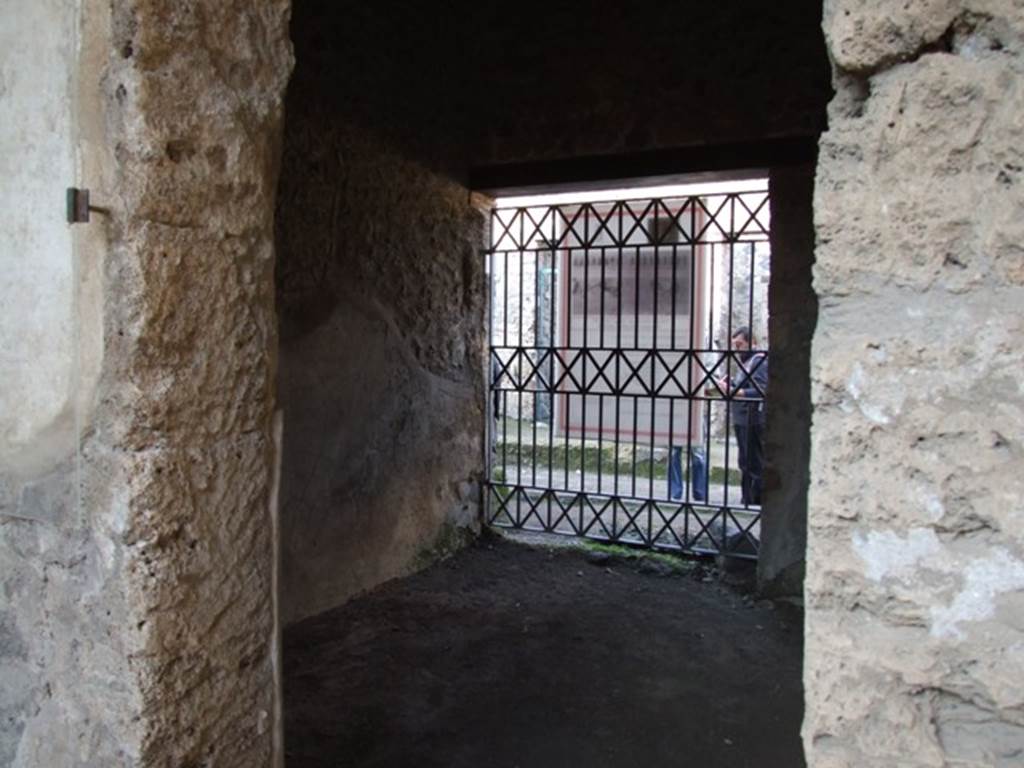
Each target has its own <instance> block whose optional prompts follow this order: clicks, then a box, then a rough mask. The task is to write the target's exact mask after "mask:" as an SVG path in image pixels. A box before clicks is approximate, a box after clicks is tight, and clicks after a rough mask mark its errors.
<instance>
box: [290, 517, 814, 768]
mask: <svg viewBox="0 0 1024 768" xmlns="http://www.w3.org/2000/svg"><path fill="white" fill-rule="evenodd" d="M600 557H603V555H602V556H594V555H593V554H591V555H590V556H589V559H588V557H587V556H586V555H585V554H584V553H583V552H581V551H580V550H575V549H574V550H565V549H559V550H547V549H535V548H530V547H526V546H523V545H521V544H514V543H511V542H508V541H505V540H502V539H498V538H495V537H491V536H489V537H486V538H485V539H482V540H481V541H480V542H479V543H478V544H477V545H474V546H473V547H471V548H469V549H467V550H465V551H463V552H461V553H459V554H458V555H456V556H455V557H452V558H451V559H449V560H447V561H445V562H443V563H439V564H438V565H435V566H434V567H432V568H430V569H428V570H426V571H424V572H422V573H419V574H417V575H415V576H412V577H410V578H406V579H401V580H397V581H393V582H390V583H388V584H385V585H383V586H382V587H380V588H378V589H376V590H374V591H373V592H371V593H369V594H367V595H365V596H363V597H360V598H358V599H356V600H353V601H351V602H349V603H348V604H346V605H344V606H342V607H341V608H338V609H335V610H333V611H329V612H327V613H324V614H321V615H319V616H315V617H313V618H310V619H307V620H305V621H303V622H300V623H298V624H296V625H293V626H292V627H290V628H289V629H288V630H287V631H286V633H285V644H284V654H285V657H284V668H285V747H286V755H287V762H286V768H311V767H312V766H325V767H326V766H330V767H331V768H342V767H344V768H362V767H364V766H365V767H367V768H368V767H369V766H373V767H374V768H384V767H385V766H388V767H389V768H390V767H393V768H442V767H444V768H449V767H457V766H466V768H469V767H470V766H472V767H473V768H488V767H489V766H495V768H497V767H499V766H500V767H501V768H514V767H515V766H518V767H519V768H548V767H554V766H558V767H559V768H576V767H577V766H579V767H580V768H584V767H588V768H589V767H593V768H605V767H606V766H607V767H608V768H620V767H621V768H626V767H627V766H629V767H630V768H632V767H634V766H636V767H637V768H639V767H640V766H643V767H644V768H650V767H653V766H673V767H675V766H679V767H684V766H702V767H704V768H715V767H717V766H722V767H723V768H724V767H726V766H728V768H744V767H745V766H750V767H751V768H754V767H756V768H798V767H799V766H803V765H804V760H803V756H802V751H801V746H800V739H799V729H800V720H801V717H802V713H803V704H802V693H801V685H800V665H801V654H802V632H801V621H802V617H801V614H800V612H799V610H798V609H796V608H793V607H792V606H788V605H784V604H778V605H773V604H771V603H767V602H759V603H754V602H753V601H752V600H751V599H750V598H744V597H743V595H741V594H740V593H739V592H737V591H734V590H732V589H730V588H727V587H724V586H721V585H719V584H718V583H717V582H714V581H704V580H702V578H701V577H703V578H704V579H708V578H709V576H708V574H707V572H706V570H705V568H706V566H703V565H696V564H694V563H689V564H686V566H685V568H684V569H683V570H682V571H681V572H675V573H672V574H671V575H665V574H664V573H661V574H660V575H658V574H657V573H649V572H646V571H650V570H662V569H660V568H659V567H658V566H659V565H660V563H659V562H658V561H656V560H655V561H652V560H646V561H637V560H626V559H621V558H617V559H614V560H612V561H610V562H599V563H594V562H591V560H598V559H600ZM641 565H643V571H644V572H641V568H640V566H641Z"/></svg>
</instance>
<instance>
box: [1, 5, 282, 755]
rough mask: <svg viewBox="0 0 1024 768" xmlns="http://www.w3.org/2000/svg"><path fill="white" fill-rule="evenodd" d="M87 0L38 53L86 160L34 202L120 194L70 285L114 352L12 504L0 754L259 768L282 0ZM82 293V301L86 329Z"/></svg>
mask: <svg viewBox="0 0 1024 768" xmlns="http://www.w3.org/2000/svg"><path fill="white" fill-rule="evenodd" d="M20 5H23V6H24V8H23V9H22V10H25V11H27V10H28V8H29V6H32V7H33V9H35V8H36V6H37V5H38V4H37V3H23V4H20ZM79 8H80V13H79V14H77V15H76V14H75V13H72V14H71V15H70V16H67V11H68V8H67V4H63V5H62V6H61V8H60V9H58V12H57V18H59V19H65V18H70V19H71V21H72V23H73V24H74V25H76V26H77V30H78V31H77V32H76V34H78V35H80V39H79V41H78V42H79V43H80V45H79V47H78V48H77V49H76V48H74V47H72V48H70V53H69V54H68V55H66V56H63V57H58V58H54V59H50V60H49V63H48V66H52V67H53V68H54V71H55V72H56V73H57V76H58V79H60V80H66V79H67V78H69V77H70V78H71V82H72V83H74V84H75V87H76V94H75V97H74V98H75V100H74V112H75V114H74V115H73V119H72V125H73V130H72V134H71V135H72V136H73V137H74V140H75V141H76V142H77V151H78V153H79V154H78V158H77V160H78V162H77V163H76V168H77V170H78V173H79V174H80V176H79V177H78V178H77V179H76V178H72V177H65V176H64V175H62V174H61V175H58V174H52V175H51V174H45V171H44V170H37V171H36V173H44V174H45V175H46V179H47V181H48V184H49V188H50V189H49V194H48V196H47V197H48V199H49V200H50V201H51V202H50V203H49V204H48V205H45V206H42V207H41V209H40V210H39V211H35V212H34V215H37V216H40V217H43V216H45V217H47V218H50V219H52V218H56V217H59V216H60V213H61V200H62V197H63V188H64V186H67V185H71V184H73V183H75V182H76V181H77V182H78V184H79V185H80V186H87V187H90V188H91V190H92V195H93V202H94V203H95V204H96V205H98V206H101V207H103V208H104V209H106V213H103V214H94V215H93V220H92V222H91V223H89V224H87V225H76V229H75V233H74V238H75V242H76V243H77V244H78V245H81V246H82V247H77V246H76V253H75V257H76V264H75V269H76V271H77V277H76V279H77V280H78V281H79V282H78V283H77V284H76V290H79V289H80V290H79V296H83V295H84V296H87V297H94V298H95V301H96V303H95V306H96V307H97V308H98V307H102V340H101V347H100V344H97V346H98V347H100V348H101V349H102V353H101V354H96V355H95V356H93V357H87V358H86V360H85V361H84V363H83V362H82V361H79V362H77V363H75V364H76V365H78V366H79V370H80V371H86V370H87V369H88V366H87V365H86V364H85V363H89V364H95V365H99V362H100V361H101V363H102V365H101V367H99V368H98V376H99V378H98V383H97V384H96V386H95V388H94V389H90V388H89V387H87V386H84V385H83V382H82V381H81V380H79V381H78V382H76V385H77V389H76V390H75V391H77V393H78V394H79V395H82V396H83V397H82V400H83V402H82V404H81V406H80V407H78V408H77V409H76V410H75V415H76V423H75V431H74V432H72V433H71V436H72V440H71V445H70V446H69V447H67V448H65V449H63V451H64V452H63V453H59V452H58V453H54V454H53V455H52V457H51V460H50V464H49V467H50V468H49V469H48V470H47V471H49V472H50V474H49V475H47V476H46V479H45V481H44V482H37V483H35V485H34V486H33V487H34V488H35V490H34V491H33V493H32V494H31V501H32V504H33V509H34V510H36V511H37V512H39V514H33V515H29V516H28V517H30V518H32V519H15V518H10V517H2V518H0V526H2V528H3V536H2V539H0V541H2V542H3V544H2V550H0V564H2V574H3V585H4V595H5V598H6V600H5V602H4V605H5V606H7V605H14V606H17V611H16V613H14V614H13V615H11V616H8V615H6V613H5V615H4V616H3V618H2V619H0V627H2V630H0V654H2V655H3V657H4V659H3V661H0V664H3V665H4V666H3V667H2V669H3V675H4V680H5V685H4V686H3V694H2V697H3V698H2V699H0V707H2V708H3V710H4V712H3V719H2V721H0V723H2V724H0V732H2V733H3V737H2V739H0V750H3V751H2V752H0V761H2V762H4V764H13V765H15V766H40V765H46V766H72V765H82V766H86V765H88V766H93V765H110V766H115V765H116V766H120V765H145V766H186V765H218V766H254V765H267V764H269V763H270V761H271V758H272V752H273V749H274V745H273V739H274V731H275V729H274V710H275V706H276V702H275V691H274V684H273V681H274V665H275V653H276V651H275V634H274V613H273V593H272V580H273V562H274V561H273V557H272V533H273V525H272V516H271V511H270V504H271V499H270V490H271V489H270V482H271V477H272V467H273V462H274V446H273V440H272V431H271V422H272V419H271V416H272V407H273V373H274V350H275V347H276V324H275V321H274V315H273V278H272V275H273V241H272V226H271V221H272V211H273V209H272V201H273V196H274V191H275V183H276V175H275V174H276V158H277V152H278V144H277V135H278V130H279V122H280V117H281V97H282V94H283V89H284V84H285V80H286V78H287V75H288V72H289V68H290V63H291V62H290V49H289V46H288V44H287V37H286V32H287V29H286V27H287V11H288V4H287V3H286V2H273V1H272V0H266V1H265V2H260V3H256V4H254V3H251V2H241V1H240V0H239V1H238V2H221V1H218V2H195V3H190V4H187V5H185V4H174V5H171V4H167V3H163V2H155V1H153V2H150V1H148V0H137V1H136V2H125V3H118V4H116V5H115V7H114V8H113V10H112V13H113V15H112V16H111V15H109V14H110V13H111V8H110V6H109V4H106V3H101V2H92V1H91V0H90V1H87V2H82V3H81V4H80V6H79ZM75 10H77V9H75ZM16 15H17V14H16ZM59 28H60V23H58V22H56V21H54V20H50V21H48V22H44V23H41V26H39V28H38V31H39V32H40V33H41V34H45V35H46V36H47V38H49V36H50V35H51V34H56V30H57V29H59ZM5 29H6V27H5ZM14 71H28V68H26V69H24V70H22V69H21V67H20V65H19V66H17V67H14ZM4 72H5V77H7V72H8V70H7V69H5V70H4ZM19 119H20V118H19ZM25 119H27V118H25ZM5 125H6V124H5ZM11 162H15V163H24V164H26V165H31V163H32V162H33V156H32V155H31V153H25V154H24V155H22V156H21V157H20V158H17V159H12V160H11ZM86 246H88V247H86ZM51 255H52V254H51ZM4 256H5V257H7V256H8V254H7V253H5V254H4ZM30 256H31V253H19V254H18V257H19V258H27V257H30ZM92 280H95V282H91V281H92ZM91 301H92V300H91V299H90V300H88V301H87V300H82V301H80V302H79V304H78V310H77V319H78V323H79V325H78V328H79V334H80V335H82V336H83V337H85V338H86V339H88V334H89V333H91V332H92V331H93V329H94V328H95V327H96V323H95V321H94V318H93V317H92V314H90V312H89V311H88V310H89V307H90V306H92V304H91ZM44 309H45V308H44ZM28 311H33V309H32V308H29V310H28ZM83 313H84V314H83ZM72 316H73V317H75V316H76V315H75V314H74V313H72ZM5 328H6V326H5ZM79 349H82V347H79ZM84 349H86V350H91V349H92V346H91V342H88V343H87V345H86V346H85V347H84ZM80 356H81V353H80ZM37 444H38V441H37ZM5 469H6V467H5ZM26 487H28V486H26ZM22 498H23V499H24V498H27V497H26V496H24V495H23V496H22ZM11 659H13V661H14V664H13V667H10V666H7V665H8V663H9V661H10V660H11ZM12 669H13V671H12ZM9 682H13V683H14V685H13V686H11V685H8V683H9ZM11 697H14V699H15V700H14V701H13V704H12V700H11Z"/></svg>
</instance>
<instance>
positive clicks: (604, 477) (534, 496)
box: [486, 184, 770, 557]
mask: <svg viewBox="0 0 1024 768" xmlns="http://www.w3.org/2000/svg"><path fill="white" fill-rule="evenodd" d="M747 187H748V188H747V189H745V190H744V191H737V192H716V193H714V194H701V195H690V196H680V197H666V198H647V199H640V200H619V201H608V202H589V203H572V204H559V205H542V206H541V205H539V206H531V207H515V208H496V209H494V211H493V212H492V217H491V241H490V249H489V250H488V251H487V262H488V274H489V279H490V287H491V297H490V298H491V301H490V307H491V310H490V328H489V333H490V373H489V388H490V394H491V397H490V402H489V407H490V410H491V414H490V415H491V418H489V419H488V436H487V438H488V440H487V442H488V446H489V450H488V467H487V470H488V474H487V477H488V482H487V489H486V505H487V510H486V514H487V519H488V521H489V522H490V523H491V524H492V525H496V526H503V527H511V528H522V529H528V530H536V531H546V532H550V533H563V534H569V535H576V536H586V537H589V538H594V539H599V540H604V541H609V542H618V543H626V544H632V545H640V546H647V547H655V548H665V549H675V550H683V551H687V552H694V553H717V552H730V553H732V554H735V555H738V556H741V557H756V556H757V550H758V542H759V533H760V513H761V506H760V503H761V485H762V474H763V472H762V468H763V435H762V432H763V426H764V414H765V407H766V401H765V395H766V391H767V374H768V359H767V354H766V348H767V341H766V340H767V288H768V277H769V263H770V253H769V248H768V225H769V221H768V219H769V207H768V193H767V191H766V190H765V189H764V188H763V187H757V188H755V189H750V188H749V187H750V185H749V184H748V185H747Z"/></svg>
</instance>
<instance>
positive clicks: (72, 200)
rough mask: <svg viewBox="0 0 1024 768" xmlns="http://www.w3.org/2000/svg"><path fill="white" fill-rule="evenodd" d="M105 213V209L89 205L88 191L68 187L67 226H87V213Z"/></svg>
mask: <svg viewBox="0 0 1024 768" xmlns="http://www.w3.org/2000/svg"><path fill="white" fill-rule="evenodd" d="M90 212H93V213H107V212H108V211H107V209H106V208H98V207H96V206H94V205H90V204H89V190H88V189H77V188H76V187H68V191H67V216H68V224H87V223H88V222H89V213H90Z"/></svg>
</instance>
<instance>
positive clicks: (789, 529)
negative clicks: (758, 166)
mask: <svg viewBox="0 0 1024 768" xmlns="http://www.w3.org/2000/svg"><path fill="white" fill-rule="evenodd" d="M769 192H770V194H771V206H772V221H771V246H772V262H771V264H772V276H771V283H770V285H769V287H768V305H769V334H768V335H769V337H770V338H771V368H770V369H769V372H768V375H769V386H768V389H769V392H770V394H769V398H768V403H769V405H768V412H767V425H766V434H765V457H766V463H767V466H766V468H765V480H764V483H765V485H764V514H763V516H762V519H761V539H762V541H761V544H762V546H761V551H760V557H759V559H758V564H757V565H758V571H757V579H758V589H759V591H760V592H761V593H762V594H764V595H789V596H794V595H800V594H802V592H803V578H804V563H805V553H806V549H807V485H808V467H809V466H810V442H811V385H810V359H811V338H812V336H813V335H814V326H815V324H816V323H817V319H818V299H817V297H816V296H815V293H814V289H813V287H812V286H811V267H812V265H813V264H814V227H813V221H812V205H813V196H814V167H813V166H811V165H808V166H796V167H792V168H776V169H773V170H772V172H771V175H770V178H769Z"/></svg>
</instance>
